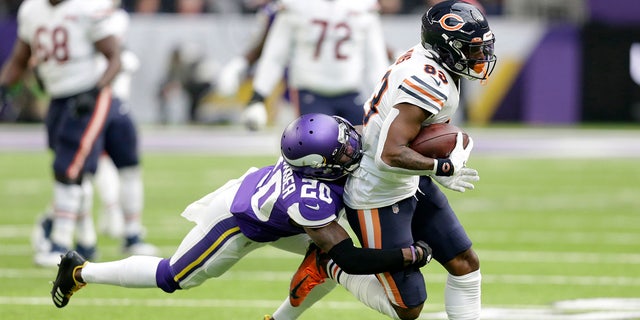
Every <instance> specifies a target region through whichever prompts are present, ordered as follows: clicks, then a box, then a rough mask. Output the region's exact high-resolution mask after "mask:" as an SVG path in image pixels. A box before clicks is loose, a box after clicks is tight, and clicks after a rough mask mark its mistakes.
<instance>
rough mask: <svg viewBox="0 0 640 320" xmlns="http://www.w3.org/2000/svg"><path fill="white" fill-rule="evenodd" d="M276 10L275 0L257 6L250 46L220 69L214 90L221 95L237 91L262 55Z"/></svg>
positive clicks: (229, 94)
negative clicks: (255, 25)
mask: <svg viewBox="0 0 640 320" xmlns="http://www.w3.org/2000/svg"><path fill="white" fill-rule="evenodd" d="M277 11H278V4H277V3H276V1H269V2H267V3H265V4H264V5H262V6H261V7H260V8H258V11H257V12H256V24H257V28H256V33H255V34H254V35H253V37H252V38H253V39H252V40H251V41H250V46H249V47H248V48H247V49H246V51H245V52H244V53H242V54H241V55H238V56H236V57H234V58H233V59H231V61H229V62H228V63H227V64H225V66H224V67H223V68H222V70H220V74H219V75H218V77H217V79H216V80H215V81H214V82H215V88H216V92H217V93H218V94H220V95H221V96H223V97H232V96H234V95H236V94H237V93H238V90H239V89H240V84H241V83H242V81H244V80H245V79H246V78H247V77H248V76H249V73H250V70H251V69H252V68H253V67H254V66H255V64H256V62H257V61H258V59H259V58H260V56H261V55H262V49H263V48H264V43H265V41H266V39H267V35H268V34H269V30H270V29H271V25H272V24H273V20H274V19H275V16H276V13H277Z"/></svg>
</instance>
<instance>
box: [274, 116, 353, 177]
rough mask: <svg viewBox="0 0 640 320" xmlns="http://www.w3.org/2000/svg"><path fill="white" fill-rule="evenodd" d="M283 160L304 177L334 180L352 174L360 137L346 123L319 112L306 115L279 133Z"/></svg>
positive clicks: (336, 117) (343, 120) (349, 124)
mask: <svg viewBox="0 0 640 320" xmlns="http://www.w3.org/2000/svg"><path fill="white" fill-rule="evenodd" d="M280 149H281V151H282V156H283V158H284V160H285V161H286V162H287V163H288V164H289V166H291V168H292V169H293V170H294V171H296V172H300V173H301V174H302V175H303V176H307V177H313V178H317V179H321V180H337V179H340V178H342V177H344V176H346V175H347V174H349V173H350V172H353V170H355V169H356V168H357V167H358V166H359V165H360V159H362V141H361V140H360V134H358V132H357V131H356V129H355V128H354V127H353V126H352V125H351V123H349V121H347V120H345V119H343V118H341V117H338V116H330V115H326V114H322V113H310V114H305V115H302V116H300V117H299V118H297V119H296V120H294V121H293V122H291V123H290V124H289V125H288V126H287V127H286V128H285V129H284V132H283V133H282V140H280Z"/></svg>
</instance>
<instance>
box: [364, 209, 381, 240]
mask: <svg viewBox="0 0 640 320" xmlns="http://www.w3.org/2000/svg"><path fill="white" fill-rule="evenodd" d="M358 220H359V221H360V232H361V233H362V240H363V242H364V243H363V244H362V245H363V246H364V247H366V248H375V249H380V248H381V247H382V232H381V229H380V216H379V215H378V209H371V210H358ZM370 238H372V239H373V243H369V239H370Z"/></svg>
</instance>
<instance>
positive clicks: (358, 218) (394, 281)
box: [290, 1, 496, 320]
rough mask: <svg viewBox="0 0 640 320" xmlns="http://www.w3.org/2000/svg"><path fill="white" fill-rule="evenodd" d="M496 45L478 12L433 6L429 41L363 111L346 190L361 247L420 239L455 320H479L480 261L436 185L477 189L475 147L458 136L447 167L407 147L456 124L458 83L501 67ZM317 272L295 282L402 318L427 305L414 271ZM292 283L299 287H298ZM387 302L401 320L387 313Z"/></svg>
mask: <svg viewBox="0 0 640 320" xmlns="http://www.w3.org/2000/svg"><path fill="white" fill-rule="evenodd" d="M494 41H495V37H494V35H493V33H492V32H491V29H490V28H489V24H488V22H487V20H486V18H485V16H484V15H483V14H482V13H481V11H480V10H478V9H477V8H476V7H474V6H473V5H470V4H468V3H465V2H461V1H444V2H440V3H438V4H436V5H434V6H433V7H432V8H430V9H429V10H428V11H427V12H426V13H425V14H424V15H423V17H422V43H421V44H418V45H416V46H414V47H413V48H411V49H410V50H408V51H407V52H406V53H405V54H404V55H402V56H400V57H399V58H398V59H397V61H396V62H395V63H394V64H393V65H391V66H390V68H389V69H388V71H387V72H386V73H385V75H384V77H382V80H381V82H380V83H379V84H378V87H377V90H375V92H374V93H373V94H372V96H371V98H370V99H369V100H368V101H367V102H366V104H365V120H364V131H363V150H364V155H363V158H362V161H361V165H360V167H359V168H358V169H357V170H356V171H355V172H353V173H352V174H351V175H350V177H349V179H348V180H347V183H346V186H345V194H344V200H345V204H346V212H347V218H348V220H349V223H350V225H351V227H352V228H353V230H354V232H355V233H356V235H357V236H358V238H359V240H360V242H361V244H362V246H363V247H366V248H393V247H396V246H402V245H404V244H406V243H413V242H414V241H416V240H418V239H419V240H422V241H425V242H427V243H428V244H429V246H431V247H432V248H433V256H434V259H436V260H437V261H438V262H439V263H440V264H442V266H443V267H444V268H445V269H446V270H447V271H448V273H449V274H448V278H447V282H446V287H445V293H444V295H445V309H446V312H447V315H448V317H449V319H454V320H460V319H464V320H471V319H479V317H480V310H481V302H480V293H481V289H480V284H481V275H480V263H479V259H478V256H477V255H476V253H475V252H474V251H473V249H472V248H471V240H470V239H469V237H468V236H467V234H466V232H465V230H464V228H463V227H462V225H461V223H460V221H459V220H458V218H457V217H456V215H455V213H454V211H453V210H452V208H451V206H450V205H449V203H448V201H447V198H446V196H445V195H444V194H443V193H442V192H441V191H440V189H439V188H438V187H437V185H436V183H435V182H433V180H435V181H437V182H438V183H439V184H440V185H442V186H444V187H446V188H449V189H452V190H455V191H459V192H464V191H465V190H466V189H473V188H474V185H473V182H475V181H477V180H478V179H479V176H478V172H477V171H476V170H474V169H471V168H468V167H466V161H467V159H468V157H469V154H470V152H471V149H472V148H473V140H471V139H470V141H469V144H468V145H467V147H466V148H465V147H463V143H462V135H461V134H458V138H457V144H456V147H455V149H454V150H453V152H452V153H451V155H450V157H449V158H447V159H432V158H428V157H425V156H422V155H421V154H419V153H417V152H415V151H414V150H412V149H410V148H409V147H408V145H409V143H410V142H411V141H412V140H413V139H414V138H415V137H416V136H417V134H418V132H419V131H420V129H421V127H422V126H425V125H429V124H431V123H441V122H447V121H449V120H450V118H451V117H452V116H453V114H454V113H455V111H456V109H457V107H458V101H459V91H458V88H459V86H460V79H461V78H467V79H471V80H486V79H487V78H488V77H489V75H490V74H491V72H492V70H493V67H494V66H495V63H496V56H495V55H494V52H493V44H494ZM314 265H315V264H305V263H304V262H303V265H302V267H301V268H299V269H298V272H297V273H296V275H295V276H294V280H295V279H300V282H304V281H307V282H310V281H311V282H318V283H322V282H324V279H322V278H331V279H334V280H336V281H338V283H340V284H342V285H343V286H344V287H345V288H347V289H348V290H349V291H351V292H352V293H353V294H354V295H355V296H356V297H357V298H358V299H360V300H361V301H362V302H364V303H365V304H366V305H368V306H370V307H371V308H374V309H376V310H378V311H380V312H382V313H385V314H387V315H389V316H390V317H392V318H395V319H398V318H399V319H416V318H417V317H418V316H419V315H420V312H421V310H422V307H423V304H424V302H425V300H426V298H427V295H426V288H425V283H424V278H423V276H422V274H421V273H420V272H419V270H417V269H416V270H415V271H414V272H400V273H383V274H378V275H376V276H377V279H376V277H373V276H369V277H368V278H367V276H362V275H360V276H354V275H349V274H346V273H344V272H342V271H341V270H340V268H339V267H337V266H336V265H335V264H334V263H332V262H329V263H327V264H326V265H324V264H323V265H321V266H320V267H319V268H318V269H319V270H314V268H313V266H314ZM306 275H309V277H306V278H304V277H305V276H306ZM318 279H319V280H318ZM309 284H310V283H308V284H307V285H306V287H309V286H310V285H309ZM294 285H299V283H296V282H295V281H292V286H294ZM290 298H293V297H290ZM301 300H302V299H300V298H298V299H296V300H295V301H296V303H300V301H301ZM388 304H391V305H392V307H393V309H395V313H391V314H390V313H388V312H386V310H388V308H385V307H384V306H388Z"/></svg>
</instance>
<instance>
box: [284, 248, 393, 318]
mask: <svg viewBox="0 0 640 320" xmlns="http://www.w3.org/2000/svg"><path fill="white" fill-rule="evenodd" d="M327 274H328V275H329V278H331V279H334V280H336V281H337V282H338V283H339V284H340V285H342V286H343V287H344V288H346V289H347V290H348V291H349V292H351V294H353V296H354V297H356V298H357V299H358V300H360V302H362V303H364V304H365V305H366V306H367V307H369V308H371V309H373V310H376V311H378V312H380V313H382V314H385V315H387V316H389V317H391V318H392V319H400V318H399V317H398V314H397V313H396V311H395V309H394V308H393V305H391V302H390V301H389V298H387V294H386V293H385V291H384V288H383V287H382V285H381V284H380V282H379V281H378V278H376V276H374V275H372V274H367V275H355V274H348V273H346V272H344V271H342V269H340V267H338V265H337V264H336V263H335V262H333V260H330V261H329V263H328V264H327ZM276 320H279V319H278V318H276Z"/></svg>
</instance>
